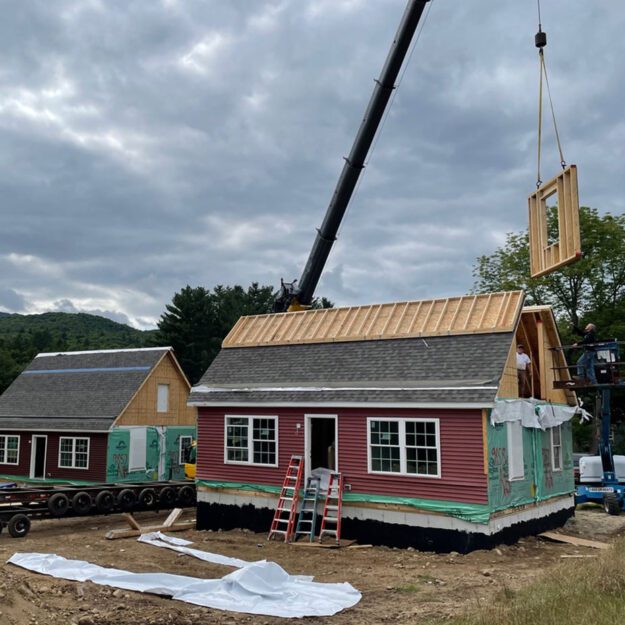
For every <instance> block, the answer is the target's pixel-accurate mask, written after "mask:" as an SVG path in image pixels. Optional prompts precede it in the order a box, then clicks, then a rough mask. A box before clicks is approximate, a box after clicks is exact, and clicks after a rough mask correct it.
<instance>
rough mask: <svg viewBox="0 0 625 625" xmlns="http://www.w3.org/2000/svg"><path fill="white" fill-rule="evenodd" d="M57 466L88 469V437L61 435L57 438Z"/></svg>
mask: <svg viewBox="0 0 625 625" xmlns="http://www.w3.org/2000/svg"><path fill="white" fill-rule="evenodd" d="M59 468H63V469H88V468H89V439H88V438H79V437H73V436H61V437H60V438H59Z"/></svg>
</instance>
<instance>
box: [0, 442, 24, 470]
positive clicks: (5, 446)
mask: <svg viewBox="0 0 625 625" xmlns="http://www.w3.org/2000/svg"><path fill="white" fill-rule="evenodd" d="M0 438H4V439H5V441H4V459H5V462H0V464H6V465H9V466H12V467H14V466H17V465H18V464H19V463H20V448H21V440H20V435H19V434H0ZM9 438H17V462H6V459H7V457H8V452H9Z"/></svg>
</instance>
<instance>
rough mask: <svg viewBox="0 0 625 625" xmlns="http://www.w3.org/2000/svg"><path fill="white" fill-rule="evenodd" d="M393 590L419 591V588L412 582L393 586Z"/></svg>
mask: <svg viewBox="0 0 625 625" xmlns="http://www.w3.org/2000/svg"><path fill="white" fill-rule="evenodd" d="M393 590H395V591H396V592H406V593H411V592H419V588H418V587H417V586H415V585H414V584H405V585H404V586H395V588H393Z"/></svg>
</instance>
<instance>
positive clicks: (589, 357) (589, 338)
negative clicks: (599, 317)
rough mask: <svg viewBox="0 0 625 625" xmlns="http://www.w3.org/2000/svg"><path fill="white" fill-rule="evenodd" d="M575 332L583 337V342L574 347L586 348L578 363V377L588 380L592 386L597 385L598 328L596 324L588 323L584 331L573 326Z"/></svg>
mask: <svg viewBox="0 0 625 625" xmlns="http://www.w3.org/2000/svg"><path fill="white" fill-rule="evenodd" d="M573 332H575V334H577V335H579V336H581V337H582V340H581V341H578V342H577V343H573V347H579V346H583V347H584V351H583V352H582V355H581V356H580V357H579V360H578V361H577V376H578V377H579V378H582V379H586V380H588V382H589V383H590V384H593V385H594V384H597V376H596V375H595V361H596V359H597V355H596V353H595V343H596V342H597V326H596V325H595V324H594V323H587V324H586V327H585V328H584V329H583V330H580V329H579V328H578V327H577V326H573Z"/></svg>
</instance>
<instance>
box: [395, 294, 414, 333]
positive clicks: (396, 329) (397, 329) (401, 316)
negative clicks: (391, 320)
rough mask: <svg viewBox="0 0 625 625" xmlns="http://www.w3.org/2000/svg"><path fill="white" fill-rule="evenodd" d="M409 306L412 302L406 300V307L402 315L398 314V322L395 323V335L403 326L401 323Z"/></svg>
mask: <svg viewBox="0 0 625 625" xmlns="http://www.w3.org/2000/svg"><path fill="white" fill-rule="evenodd" d="M409 308H410V302H406V303H405V304H404V309H403V310H402V311H401V315H398V319H397V323H396V324H395V329H394V330H393V334H395V335H397V334H399V328H400V327H401V324H402V323H403V321H404V318H405V317H406V313H407V312H408V309H409Z"/></svg>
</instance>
